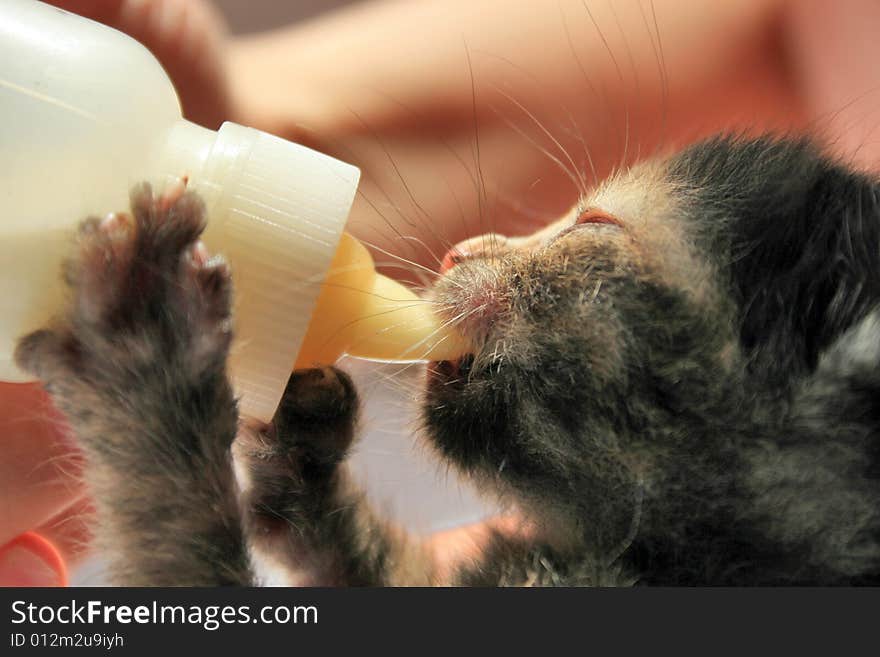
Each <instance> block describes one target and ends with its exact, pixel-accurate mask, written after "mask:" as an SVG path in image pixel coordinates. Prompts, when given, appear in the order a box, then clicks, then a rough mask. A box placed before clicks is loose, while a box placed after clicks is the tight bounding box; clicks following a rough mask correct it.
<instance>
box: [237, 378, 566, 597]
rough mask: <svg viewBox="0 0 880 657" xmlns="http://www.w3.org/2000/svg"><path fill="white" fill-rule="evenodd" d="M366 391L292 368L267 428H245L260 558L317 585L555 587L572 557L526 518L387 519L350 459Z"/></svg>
mask: <svg viewBox="0 0 880 657" xmlns="http://www.w3.org/2000/svg"><path fill="white" fill-rule="evenodd" d="M356 415H357V395H356V393H355V390H354V387H353V386H352V383H351V380H350V379H349V378H348V376H347V375H346V374H345V373H344V372H341V371H340V370H338V369H336V368H333V367H327V368H323V369H311V370H299V371H296V372H294V373H293V375H292V376H291V378H290V381H289V382H288V385H287V389H286V391H285V394H284V397H283V399H282V402H281V405H280V406H279V408H278V411H277V413H276V415H275V418H274V419H273V421H272V423H271V424H270V425H268V426H265V425H264V426H249V427H246V428H244V429H243V430H242V431H241V432H240V434H239V436H238V439H237V440H236V442H235V445H234V452H235V458H236V462H237V465H238V466H239V472H240V476H241V478H242V482H241V483H242V487H243V489H244V493H243V507H244V508H245V526H246V527H247V531H248V538H249V541H250V542H251V546H252V548H253V550H254V552H255V556H256V558H257V560H258V561H268V562H269V563H270V564H272V565H274V566H276V567H280V568H281V569H283V570H285V571H287V573H288V574H289V579H288V582H289V583H295V584H299V585H312V586H336V585H354V586H357V585H366V586H426V585H449V584H452V585H461V584H464V585H478V586H497V585H508V586H518V585H524V584H531V585H548V584H559V583H562V582H563V578H564V576H565V575H568V569H565V570H564V572H563V566H562V565H561V564H563V563H564V562H565V557H564V556H563V553H562V552H561V551H559V550H553V549H551V548H549V547H548V546H547V545H545V544H544V543H543V542H541V541H540V540H539V539H538V537H537V535H536V532H535V531H534V528H533V526H532V525H528V524H527V523H523V522H522V521H520V520H513V519H509V518H508V519H505V520H496V521H488V522H486V523H481V524H479V525H474V526H471V527H469V528H466V529H461V530H457V531H455V532H448V533H446V536H443V537H438V539H444V540H437V539H434V538H431V539H423V538H420V537H415V536H411V535H408V534H407V533H406V532H404V531H403V530H402V529H400V528H399V527H396V526H394V525H393V524H391V523H389V522H387V521H385V520H383V519H382V518H380V517H379V516H378V515H377V514H376V513H375V512H374V511H373V510H372V509H371V507H370V505H369V504H368V502H367V501H366V499H365V496H364V493H363V492H362V491H361V490H360V489H359V488H358V487H357V486H356V485H355V484H354V483H353V481H352V479H351V477H350V475H349V473H348V471H347V469H346V467H345V464H344V460H345V457H346V455H347V452H348V450H349V447H350V446H351V442H352V438H353V435H354V428H355V421H356Z"/></svg>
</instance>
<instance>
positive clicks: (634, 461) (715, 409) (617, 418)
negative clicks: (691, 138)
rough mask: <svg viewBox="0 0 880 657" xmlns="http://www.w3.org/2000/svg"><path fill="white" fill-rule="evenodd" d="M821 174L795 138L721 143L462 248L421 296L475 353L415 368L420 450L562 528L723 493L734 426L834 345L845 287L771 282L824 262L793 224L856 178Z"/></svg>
mask: <svg viewBox="0 0 880 657" xmlns="http://www.w3.org/2000/svg"><path fill="white" fill-rule="evenodd" d="M840 173H841V170H839V169H838V168H837V167H836V165H833V164H831V163H829V162H827V161H825V160H823V159H821V158H820V157H819V156H818V155H817V154H816V153H815V152H814V151H813V149H812V148H811V147H809V146H806V145H805V144H803V143H786V142H774V141H769V140H764V141H760V142H737V141H733V140H724V139H722V140H717V141H714V142H710V143H708V144H704V145H701V146H697V147H694V148H691V149H689V150H688V151H685V152H684V153H681V154H679V155H677V156H675V157H673V158H671V159H669V160H667V161H665V162H660V163H658V164H650V165H642V166H639V167H637V168H635V169H633V170H631V171H629V172H627V173H625V174H622V175H620V176H618V177H616V178H614V179H612V180H610V181H609V182H607V183H606V184H604V185H603V186H601V187H600V188H599V189H598V190H597V191H596V192H595V193H593V194H592V195H591V196H590V197H588V198H586V199H584V200H583V202H582V203H581V204H579V206H578V207H577V208H575V209H573V210H572V211H571V212H570V213H569V214H568V215H566V216H565V217H562V218H561V219H559V220H558V221H556V222H554V223H552V224H550V225H548V226H547V227H546V228H543V229H541V230H539V231H538V232H537V233H535V234H533V235H531V236H528V237H522V238H513V239H505V238H502V237H499V236H491V235H490V236H485V237H483V238H477V239H475V240H469V241H468V242H467V243H464V244H463V245H462V246H463V250H464V251H466V252H467V253H465V254H464V255H463V257H461V258H459V260H460V261H459V262H458V264H456V265H455V266H454V267H452V268H451V269H449V270H448V271H447V272H445V274H444V275H443V276H442V278H441V279H440V280H439V281H438V283H437V285H436V287H435V290H434V297H435V299H436V300H437V301H439V302H440V303H441V307H442V308H443V313H444V315H445V316H446V317H447V318H449V319H452V318H458V321H459V327H460V329H461V330H462V331H463V332H464V333H465V334H466V335H467V336H468V337H470V338H471V339H472V340H473V341H474V344H475V350H474V354H473V355H472V356H469V357H466V358H464V359H462V360H461V361H459V362H457V363H450V362H443V363H432V364H431V366H430V367H429V371H428V381H427V392H426V402H425V411H424V415H425V422H426V424H427V428H428V432H429V434H430V436H431V438H432V440H433V442H434V443H435V445H436V446H437V448H438V449H439V450H440V452H441V453H442V454H443V455H444V456H446V457H448V458H450V459H451V460H452V461H453V462H455V463H457V464H458V465H459V466H461V467H462V468H463V469H464V470H465V471H467V472H469V473H471V474H474V475H476V476H478V478H482V479H485V478H486V477H488V478H490V479H492V480H493V482H494V483H496V484H499V485H500V486H501V488H502V490H504V489H508V490H512V491H514V492H516V493H517V494H518V495H519V496H520V497H522V496H523V495H525V496H526V497H528V496H532V497H533V498H534V499H532V500H527V502H529V501H530V502H531V503H533V504H534V503H537V504H540V503H541V502H542V501H543V500H550V499H552V502H553V504H554V505H555V506H557V505H560V504H561V505H563V506H565V505H570V507H571V511H572V517H578V518H581V519H585V518H587V516H589V514H590V513H591V512H590V511H589V509H596V508H599V507H601V508H602V509H603V511H602V512H601V513H602V514H603V515H604V516H608V515H612V516H613V515H615V514H614V510H615V507H616V506H619V507H620V508H619V511H620V514H619V515H620V518H621V522H622V523H623V522H625V521H626V522H628V520H629V518H630V517H631V516H632V514H633V511H632V509H633V505H634V500H635V499H637V498H638V499H641V496H642V495H643V494H646V495H648V496H649V497H655V498H666V502H665V504H666V507H667V508H668V513H669V514H670V515H671V516H674V515H676V514H679V513H680V512H681V511H682V508H684V509H693V508H695V505H699V503H700V499H702V498H703V497H705V496H707V495H714V494H718V495H722V494H726V493H725V491H728V490H729V489H730V488H731V487H733V486H735V485H736V482H735V477H736V470H737V464H736V461H737V459H738V458H740V455H741V452H740V446H739V445H737V444H736V438H735V436H736V435H737V433H738V432H742V433H743V434H748V433H749V432H750V431H754V426H753V423H754V421H755V419H754V418H755V414H756V413H757V409H758V407H759V406H761V404H763V403H764V402H765V401H766V400H771V399H779V398H780V395H781V393H782V392H784V390H786V389H788V386H789V383H790V381H793V380H794V379H796V378H797V377H798V376H799V375H801V374H808V373H809V372H810V371H811V369H812V368H813V367H814V366H815V363H816V359H817V354H818V352H819V351H820V350H821V348H823V347H824V346H827V344H828V343H829V342H830V341H831V340H832V339H833V338H834V336H835V335H836V333H834V332H833V331H828V330H826V324H827V319H828V318H827V317H826V314H827V313H826V312H825V310H824V309H823V308H825V307H827V306H828V305H829V304H830V303H831V299H833V298H834V296H835V294H836V293H837V292H839V288H845V287H848V283H847V281H845V280H836V279H834V280H831V279H829V280H826V281H822V280H820V279H821V278H822V276H823V275H825V274H828V272H821V273H819V274H818V275H817V276H816V277H815V280H810V277H811V275H812V274H811V272H809V271H808V270H805V271H804V272H803V273H802V274H801V276H802V278H801V279H799V280H792V279H791V278H790V277H788V276H787V274H786V275H780V272H779V271H778V269H779V266H780V265H779V263H780V260H783V261H784V260H786V259H788V260H790V261H793V262H797V261H798V260H799V259H800V261H802V262H806V261H807V260H809V259H810V258H814V257H816V258H818V260H817V262H820V261H823V260H824V259H825V258H826V256H827V253H828V252H827V251H826V252H825V253H822V254H819V255H818V256H816V254H814V253H812V251H811V249H812V246H814V245H813V242H812V240H813V237H814V236H812V235H811V231H812V230H813V227H812V226H811V227H810V228H809V229H805V227H804V226H805V225H810V222H813V223H815V225H816V226H820V225H825V224H826V223H827V222H828V221H829V220H831V221H833V218H830V217H827V216H822V217H821V218H820V219H814V218H813V215H814V214H818V215H822V214H823V213H825V215H827V207H825V206H827V205H828V203H829V202H830V201H829V199H832V198H833V197H834V196H835V194H840V190H838V189H837V188H836V187H834V185H838V183H840V185H842V187H841V189H845V190H850V189H851V190H855V189H856V188H857V187H858V184H861V183H862V182H864V181H862V180H861V179H853V180H847V181H842V182H841V181H837V180H836V177H835V176H837V175H838V174H840ZM857 183H858V184H857ZM825 185H830V186H831V188H829V189H828V190H825V191H824V192H823V191H822V188H823V186H825ZM804 222H807V224H804ZM816 230H818V228H816ZM835 239H837V238H835ZM819 241H820V242H821V244H822V247H823V249H825V248H832V249H833V247H834V244H831V243H828V242H827V240H825V241H823V238H821V236H820V238H819ZM796 252H800V255H793V254H795V253H796ZM817 266H818V265H817ZM858 275H859V274H856V276H858ZM823 286H824V287H823ZM805 307H807V308H809V309H810V310H809V311H808V313H812V314H811V315H810V316H809V317H806V318H805V317H804V312H803V311H804V308H805ZM865 307H867V305H866V304H864V303H862V302H858V303H855V302H854V303H853V304H850V306H849V307H847V308H845V310H846V311H847V312H850V313H851V314H852V317H850V318H849V319H840V320H839V324H840V327H845V326H846V325H847V324H848V323H849V322H851V320H853V319H855V318H857V316H858V315H859V313H861V312H862V311H863V310H864V308H865ZM835 321H837V320H835ZM840 327H838V329H839V328H840ZM767 403H770V402H767ZM782 408H783V407H782V406H780V409H782ZM771 412H772V411H771ZM780 412H782V411H781V410H780ZM728 475H729V476H728ZM683 515H685V516H687V513H685V514H683ZM624 529H625V528H624V527H621V528H620V530H621V531H623V530H624ZM612 533H619V532H612Z"/></svg>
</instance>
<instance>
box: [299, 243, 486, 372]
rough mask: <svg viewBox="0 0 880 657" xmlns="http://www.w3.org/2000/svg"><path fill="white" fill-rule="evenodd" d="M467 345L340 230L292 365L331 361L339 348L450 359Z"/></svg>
mask: <svg viewBox="0 0 880 657" xmlns="http://www.w3.org/2000/svg"><path fill="white" fill-rule="evenodd" d="M469 350H470V346H469V344H468V342H467V340H465V339H464V338H463V337H462V336H461V335H460V334H459V333H458V332H457V331H455V330H454V328H453V327H452V326H450V325H448V323H445V322H443V321H442V319H441V318H440V317H439V316H438V315H436V314H435V313H434V311H433V303H432V302H431V301H430V300H427V299H420V298H419V297H418V296H416V295H415V294H414V293H413V292H412V291H411V290H409V289H407V288H406V287H404V286H403V285H401V284H400V283H397V282H396V281H393V280H391V279H390V278H387V277H386V276H382V275H381V274H378V273H376V270H375V266H374V264H373V258H372V256H371V255H370V253H369V251H367V249H366V247H365V246H364V245H363V244H361V243H360V242H358V241H357V240H356V239H355V238H353V237H352V236H351V235H349V234H347V233H343V235H342V239H341V241H340V243H339V249H338V250H337V251H336V256H335V258H334V259H333V263H332V264H331V265H330V269H329V271H328V274H327V278H326V279H325V281H324V285H323V288H322V290H321V293H320V295H319V296H318V301H317V304H316V306H315V310H314V312H313V313H312V321H311V323H310V324H309V328H308V331H307V332H306V336H305V339H304V340H303V343H302V347H301V348H300V351H299V354H298V356H297V359H296V367H297V368H299V367H311V366H313V365H315V364H318V363H332V362H334V361H335V360H336V359H337V358H338V357H339V356H340V355H341V354H343V353H346V354H349V355H352V356H357V357H359V358H368V359H372V360H386V361H401V362H406V361H416V360H451V359H454V358H458V357H459V356H462V355H463V354H465V353H467V352H468V351H469Z"/></svg>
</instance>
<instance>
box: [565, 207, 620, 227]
mask: <svg viewBox="0 0 880 657" xmlns="http://www.w3.org/2000/svg"><path fill="white" fill-rule="evenodd" d="M583 224H610V225H613V226H621V225H622V224H621V221H620V219H618V218H617V217H615V216H613V215H611V214H609V213H607V212H605V211H603V210H600V209H598V208H587V209H585V210H583V211H582V212H581V213H580V214H578V218H577V220H576V221H575V225H583Z"/></svg>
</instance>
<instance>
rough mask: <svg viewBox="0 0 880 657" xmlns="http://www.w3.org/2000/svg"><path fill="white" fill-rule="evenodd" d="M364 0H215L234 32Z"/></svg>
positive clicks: (258, 29)
mask: <svg viewBox="0 0 880 657" xmlns="http://www.w3.org/2000/svg"><path fill="white" fill-rule="evenodd" d="M361 1H362V0H248V1H247V2H243V1H242V0H212V2H213V4H214V5H215V6H216V7H217V8H218V9H219V10H220V11H221V12H222V13H223V15H224V16H225V17H226V20H227V21H228V23H229V29H230V31H231V32H232V33H233V34H247V33H249V32H262V31H263V30H271V29H272V28H276V27H279V26H281V25H287V24H289V23H294V22H296V21H300V20H303V19H306V18H311V17H312V16H317V15H318V14H322V13H324V12H326V11H330V10H331V9H336V8H338V7H342V6H344V5H349V4H354V3H355V2H361Z"/></svg>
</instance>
